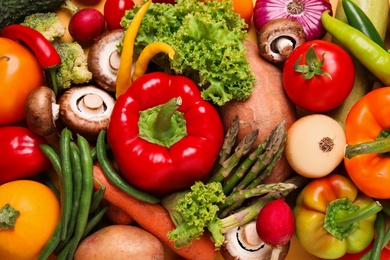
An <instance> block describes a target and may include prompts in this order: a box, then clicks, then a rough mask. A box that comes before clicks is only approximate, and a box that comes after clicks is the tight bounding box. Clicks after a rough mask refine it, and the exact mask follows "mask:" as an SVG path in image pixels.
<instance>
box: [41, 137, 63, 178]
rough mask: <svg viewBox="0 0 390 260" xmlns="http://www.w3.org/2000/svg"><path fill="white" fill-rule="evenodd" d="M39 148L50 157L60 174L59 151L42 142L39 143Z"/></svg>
mask: <svg viewBox="0 0 390 260" xmlns="http://www.w3.org/2000/svg"><path fill="white" fill-rule="evenodd" d="M39 148H40V149H41V151H42V153H43V154H44V155H45V156H46V157H47V158H48V159H49V161H50V162H51V165H52V166H53V168H54V170H55V171H56V172H57V174H60V173H61V158H60V156H59V155H58V152H57V151H56V150H55V148H54V147H52V146H50V145H47V144H41V145H39Z"/></svg>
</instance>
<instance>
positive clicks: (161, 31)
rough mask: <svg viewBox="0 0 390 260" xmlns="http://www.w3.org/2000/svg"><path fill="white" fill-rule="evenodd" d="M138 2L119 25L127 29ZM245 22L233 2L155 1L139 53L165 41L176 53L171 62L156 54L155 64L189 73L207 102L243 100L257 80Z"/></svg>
mask: <svg viewBox="0 0 390 260" xmlns="http://www.w3.org/2000/svg"><path fill="white" fill-rule="evenodd" d="M139 7H140V6H135V7H134V9H132V10H128V11H127V12H126V14H125V16H124V17H123V18H122V21H121V25H122V26H123V27H124V28H125V29H127V28H128V26H129V24H130V22H131V21H132V19H133V17H134V15H135V13H136V12H137V11H138V9H139ZM246 28H247V24H246V23H245V21H244V20H243V19H241V18H240V16H239V14H237V13H235V12H234V11H233V7H232V0H227V1H211V0H205V1H204V2H201V1H199V0H177V3H176V4H175V5H171V4H160V3H152V4H151V5H150V6H149V9H148V11H147V13H146V15H145V16H144V18H143V20H142V23H141V26H140V28H139V31H138V35H137V38H136V41H135V46H134V48H135V52H136V53H140V52H141V51H142V49H143V48H145V47H146V46H147V45H148V44H150V43H152V42H156V41H161V42H165V43H167V44H169V45H170V46H171V47H172V48H173V49H174V50H175V52H176V55H175V58H174V59H173V60H172V61H170V60H169V59H168V57H166V56H165V55H157V56H156V57H155V58H154V60H153V61H154V62H155V63H156V64H158V65H159V66H160V67H161V68H162V69H163V70H165V72H167V73H175V74H181V75H185V76H188V77H189V78H191V79H192V80H193V81H194V82H195V83H196V84H197V85H198V86H199V89H200V91H201V94H202V97H203V99H204V100H207V101H210V102H212V103H214V104H216V105H219V106H222V105H223V104H225V103H226V102H228V101H230V100H240V101H243V100H245V99H247V98H248V97H249V95H250V94H251V92H252V90H253V83H254V82H255V78H254V76H253V74H252V71H251V69H250V67H249V63H248V61H247V60H246V57H245V54H246V50H245V46H244V44H243V41H244V40H245V39H247V37H248V35H247V32H246V30H245V29H246Z"/></svg>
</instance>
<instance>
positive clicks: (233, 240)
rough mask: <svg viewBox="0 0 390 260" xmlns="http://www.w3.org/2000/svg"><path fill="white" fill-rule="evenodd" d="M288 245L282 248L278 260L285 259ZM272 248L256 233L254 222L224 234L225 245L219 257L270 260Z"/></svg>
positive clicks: (241, 259)
mask: <svg viewBox="0 0 390 260" xmlns="http://www.w3.org/2000/svg"><path fill="white" fill-rule="evenodd" d="M288 250H289V243H288V244H286V245H285V246H283V250H282V252H281V254H280V256H279V260H282V259H285V258H286V256H287V253H288ZM271 254H272V247H271V246H269V245H267V244H265V243H264V242H263V241H262V240H261V239H260V237H259V236H258V235H257V232H256V221H252V222H249V223H248V224H246V225H243V226H240V227H238V228H235V229H231V230H229V231H228V232H226V233H225V243H224V245H223V246H222V248H221V255H222V256H223V257H224V259H226V260H233V259H235V260H251V259H253V260H258V259H263V260H267V259H270V257H271Z"/></svg>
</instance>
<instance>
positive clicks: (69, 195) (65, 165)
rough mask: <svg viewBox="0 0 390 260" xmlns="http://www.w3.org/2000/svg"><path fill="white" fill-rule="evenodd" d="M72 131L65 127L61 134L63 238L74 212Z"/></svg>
mask: <svg viewBox="0 0 390 260" xmlns="http://www.w3.org/2000/svg"><path fill="white" fill-rule="evenodd" d="M71 135H72V134H71V132H70V130H69V129H67V128H64V129H63V130H62V131H61V135H60V155H61V169H62V178H63V185H64V205H63V208H64V210H63V213H64V215H63V218H62V221H63V227H62V235H61V239H62V240H64V239H65V238H66V233H67V232H68V223H69V221H70V217H71V214H72V204H73V180H72V165H71V161H70V157H71V156H70V143H71V140H70V139H71Z"/></svg>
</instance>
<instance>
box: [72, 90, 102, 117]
mask: <svg viewBox="0 0 390 260" xmlns="http://www.w3.org/2000/svg"><path fill="white" fill-rule="evenodd" d="M78 108H79V109H80V111H81V112H83V111H88V112H89V113H93V114H102V113H103V112H104V101H103V99H102V97H101V96H99V95H97V94H93V93H91V94H87V95H85V96H83V98H82V99H81V102H79V104H78Z"/></svg>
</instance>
